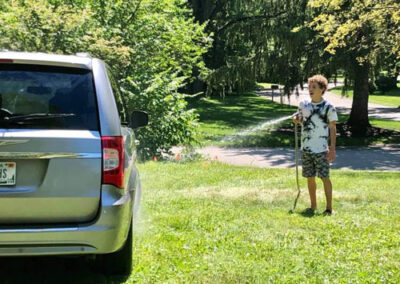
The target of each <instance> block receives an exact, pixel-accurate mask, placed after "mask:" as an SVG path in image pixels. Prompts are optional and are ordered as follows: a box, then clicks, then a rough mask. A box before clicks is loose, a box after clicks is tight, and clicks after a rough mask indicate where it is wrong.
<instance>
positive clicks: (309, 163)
mask: <svg viewBox="0 0 400 284" xmlns="http://www.w3.org/2000/svg"><path fill="white" fill-rule="evenodd" d="M301 162H302V167H303V177H305V178H307V185H308V193H309V194H310V201H311V209H312V210H316V209H317V193H316V191H317V184H316V182H315V175H316V169H315V161H314V154H310V153H305V152H302V153H301Z"/></svg>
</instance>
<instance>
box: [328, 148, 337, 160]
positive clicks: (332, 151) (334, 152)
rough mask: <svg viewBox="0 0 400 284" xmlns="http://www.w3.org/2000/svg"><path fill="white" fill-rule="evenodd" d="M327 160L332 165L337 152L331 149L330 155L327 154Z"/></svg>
mask: <svg viewBox="0 0 400 284" xmlns="http://www.w3.org/2000/svg"><path fill="white" fill-rule="evenodd" d="M326 158H327V159H328V162H329V163H332V162H333V161H334V160H335V159H336V151H335V150H334V149H329V150H328V153H326Z"/></svg>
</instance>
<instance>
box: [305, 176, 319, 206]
mask: <svg viewBox="0 0 400 284" xmlns="http://www.w3.org/2000/svg"><path fill="white" fill-rule="evenodd" d="M307 185H308V193H309V194H310V200H311V209H312V210H317V183H316V182H315V177H309V178H307Z"/></svg>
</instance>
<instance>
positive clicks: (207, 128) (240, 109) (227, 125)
mask: <svg viewBox="0 0 400 284" xmlns="http://www.w3.org/2000/svg"><path fill="white" fill-rule="evenodd" d="M189 107H190V108H195V109H196V110H197V112H198V113H199V114H200V129H199V136H198V137H197V139H198V140H199V142H200V143H202V144H203V145H210V144H217V145H227V144H229V143H224V142H220V141H219V140H220V139H221V138H223V137H225V136H227V135H232V134H235V133H240V132H241V131H242V130H243V129H246V128H248V127H251V126H254V125H257V124H259V123H263V122H265V121H266V120H270V119H276V118H279V117H283V116H288V115H290V114H292V113H294V112H295V111H296V108H295V107H290V106H286V105H280V104H278V103H274V102H271V101H269V100H267V99H265V98H263V97H259V96H257V95H256V94H253V93H249V94H244V95H241V96H228V97H225V99H223V98H219V97H217V98H203V99H200V100H198V101H195V102H192V103H191V104H190V105H189Z"/></svg>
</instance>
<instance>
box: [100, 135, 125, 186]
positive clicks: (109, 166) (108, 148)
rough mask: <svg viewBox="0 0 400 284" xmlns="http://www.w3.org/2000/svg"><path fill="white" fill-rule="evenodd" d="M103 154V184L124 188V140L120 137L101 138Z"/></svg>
mask: <svg viewBox="0 0 400 284" xmlns="http://www.w3.org/2000/svg"><path fill="white" fill-rule="evenodd" d="M101 145H102V152H103V181H102V183H103V184H112V185H115V186H117V187H119V188H123V187H124V164H125V160H124V157H125V153H124V138H123V137H121V136H114V137H110V136H106V137H101Z"/></svg>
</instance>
